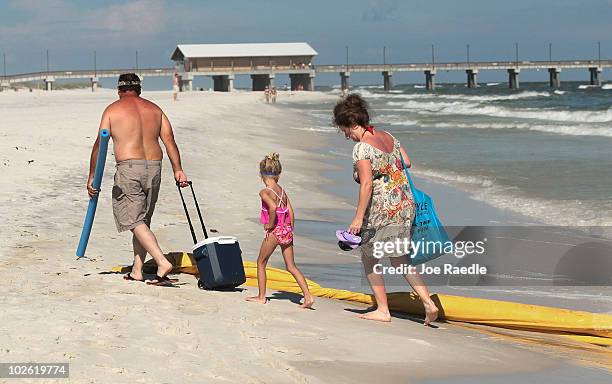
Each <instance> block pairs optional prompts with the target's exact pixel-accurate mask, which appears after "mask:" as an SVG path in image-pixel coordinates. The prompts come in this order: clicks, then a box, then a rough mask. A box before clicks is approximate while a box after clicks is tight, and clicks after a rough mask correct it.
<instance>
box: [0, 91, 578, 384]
mask: <svg viewBox="0 0 612 384" xmlns="http://www.w3.org/2000/svg"><path fill="white" fill-rule="evenodd" d="M144 96H145V97H149V98H151V99H152V100H153V101H155V102H157V103H158V104H159V105H160V106H161V107H162V108H163V109H164V110H165V111H166V113H167V114H168V116H169V118H170V120H171V122H172V123H173V125H174V128H175V134H176V138H177V142H178V144H179V147H180V150H181V153H182V155H183V162H184V168H185V171H186V173H187V175H188V177H190V178H191V179H193V180H194V186H195V188H196V192H197V193H198V194H199V200H200V204H201V206H202V208H203V209H204V211H205V218H206V222H207V224H208V227H209V228H214V229H217V230H218V231H219V233H222V234H232V235H236V236H238V237H239V239H240V244H241V247H242V249H243V252H244V257H245V258H246V259H250V260H254V259H255V257H256V255H257V252H258V249H259V243H260V241H261V237H262V230H261V228H260V226H259V225H258V224H257V216H258V214H259V201H258V196H257V192H258V191H259V188H261V183H260V180H259V178H258V174H257V165H258V162H259V160H260V159H261V158H262V156H263V155H265V154H266V153H268V152H271V151H276V152H280V154H281V160H282V162H283V167H284V169H285V171H284V173H283V176H282V179H281V184H283V185H284V186H285V187H286V188H287V190H288V191H289V193H290V196H291V198H292V201H293V204H294V206H295V207H296V209H297V216H298V218H300V219H313V220H315V219H319V217H317V216H314V215H312V214H311V215H309V214H307V212H316V211H317V210H321V209H327V208H337V207H345V206H346V202H342V201H339V200H338V199H336V198H334V197H332V196H330V195H328V194H325V193H324V192H323V191H322V190H321V189H320V188H319V186H320V185H319V184H318V182H319V181H320V180H322V179H321V178H320V177H319V173H320V172H321V171H322V170H324V169H326V168H327V167H329V165H328V159H327V157H326V155H325V154H324V153H320V152H319V151H317V148H318V147H319V146H320V145H322V144H323V143H322V142H321V138H320V137H319V136H317V134H316V133H313V132H308V131H307V130H294V129H288V128H291V127H294V128H303V127H307V126H308V124H309V123H308V122H307V121H305V120H304V118H303V116H301V115H300V114H298V113H295V112H291V113H289V112H288V110H287V108H286V107H285V108H283V107H280V106H270V105H266V104H265V103H263V102H262V97H261V94H254V93H234V94H218V93H217V94H212V93H191V94H181V98H180V101H179V102H177V103H173V102H172V101H171V95H170V93H169V92H159V93H148V94H145V95H144ZM115 97H116V95H115V94H114V92H110V91H100V92H98V93H95V94H92V93H90V92H87V91H61V92H52V93H44V92H33V93H26V92H17V93H14V92H8V93H0V122H1V125H0V138H1V140H0V143H1V144H0V169H1V171H2V178H1V179H0V217H1V218H2V224H3V225H2V227H1V228H2V229H1V231H2V232H1V235H0V271H1V272H2V276H3V278H2V279H0V289H2V292H3V295H2V296H1V299H0V300H1V301H0V304H1V307H2V323H1V325H0V362H20V361H41V362H70V364H71V380H70V382H75V383H124V382H125V383H133V382H135V383H140V382H142V383H145V382H147V383H171V382H172V383H202V382H205V383H216V382H219V383H221V382H223V383H235V382H247V383H251V382H252V383H259V382H266V383H287V382H300V383H321V382H370V381H373V380H376V381H378V382H381V383H382V382H384V383H387V382H402V383H405V382H414V381H418V380H419V379H425V378H450V377H454V376H456V375H479V374H491V375H492V374H502V373H514V374H516V373H519V372H545V370H548V369H552V368H555V367H558V366H561V365H563V366H566V367H567V366H568V364H570V365H569V366H570V367H574V366H573V365H572V363H570V362H569V361H568V360H567V359H565V355H563V354H555V353H550V352H547V353H546V354H544V353H541V352H539V349H541V347H539V346H535V347H534V346H532V345H524V344H514V343H510V342H508V341H504V340H503V339H501V338H500V337H498V336H495V335H492V334H486V333H482V332H476V331H473V330H467V329H464V328H461V327H457V326H454V325H450V324H440V327H439V328H438V329H432V328H425V327H423V326H422V325H421V324H420V323H419V322H418V321H415V320H414V319H399V318H396V319H394V321H393V322H392V323H391V324H378V323H371V322H366V321H363V320H358V319H356V318H355V316H354V313H352V312H351V311H348V310H347V309H354V308H359V307H357V306H355V305H352V304H348V303H342V302H335V301H329V300H324V299H319V300H318V301H317V304H316V310H315V311H304V310H299V309H298V308H297V306H296V304H295V303H294V302H292V300H296V299H299V298H298V297H297V296H295V295H290V294H282V293H273V292H270V295H272V296H273V300H272V301H271V302H270V304H268V305H266V306H262V305H257V304H252V303H246V302H244V298H245V297H246V296H247V295H248V294H253V293H254V290H253V289H252V288H249V292H234V293H220V292H204V291H201V290H198V289H197V288H196V284H195V283H196V281H195V279H194V278H193V277H192V276H184V275H181V276H179V277H180V279H181V284H180V288H175V289H172V288H161V287H150V286H146V285H144V284H140V283H128V282H124V281H123V280H122V279H121V276H118V275H115V274H104V272H105V271H108V270H109V269H110V268H111V267H112V266H114V265H117V264H130V263H131V257H132V256H131V241H130V236H129V235H128V234H126V233H123V234H117V232H116V230H115V227H114V221H113V218H112V212H111V207H110V189H111V188H110V187H111V184H112V174H113V172H114V169H113V168H114V167H113V163H114V159H113V157H112V154H111V153H112V152H111V151H109V159H108V160H107V167H106V172H105V177H104V181H103V184H102V194H101V198H100V202H99V205H98V213H97V215H96V221H95V225H94V229H93V234H92V237H91V240H90V244H89V248H88V250H87V256H88V257H89V258H90V260H79V261H77V260H75V256H74V251H75V248H76V245H77V242H78V237H79V235H80V230H81V225H82V220H83V217H84V214H85V210H86V205H87V196H86V189H85V180H86V176H87V174H86V173H87V169H88V159H89V152H90V149H91V144H92V143H93V140H94V137H95V135H96V132H97V125H98V122H99V117H100V114H101V113H102V111H103V109H104V107H105V105H106V104H108V103H110V102H112V101H113V100H114V99H115ZM280 97H281V98H282V97H284V95H283V94H281V95H280ZM324 97H327V98H329V101H330V104H333V98H331V97H330V96H324V95H321V94H317V93H300V94H297V95H295V96H293V98H294V100H296V99H299V100H300V101H306V100H307V99H313V100H315V99H317V100H320V99H322V98H324ZM29 160H34V161H33V162H31V163H30V164H28V161H29ZM164 167H165V168H164V180H163V186H162V191H161V196H160V200H159V203H158V208H157V211H156V214H155V216H154V219H153V230H154V231H155V233H156V234H157V235H158V238H159V240H160V244H161V246H162V249H163V250H164V251H184V250H190V249H191V237H190V235H189V231H188V227H187V224H186V220H185V218H184V215H183V212H182V207H181V205H180V200H179V198H178V194H177V192H176V190H175V187H174V183H173V180H172V173H171V167H170V164H169V162H168V161H167V160H166V161H165V163H164ZM297 230H298V233H297V237H296V244H297V245H296V247H297V248H296V251H297V256H296V260H297V262H298V266H299V265H300V263H323V262H325V255H326V254H329V253H337V251H336V250H326V249H322V248H321V244H319V243H317V242H316V241H314V240H309V239H305V238H303V237H301V236H300V235H299V228H297ZM273 257H275V258H276V259H277V261H278V259H279V258H280V256H278V255H275V256H273ZM576 369H581V368H578V367H576ZM36 382H43V381H36Z"/></svg>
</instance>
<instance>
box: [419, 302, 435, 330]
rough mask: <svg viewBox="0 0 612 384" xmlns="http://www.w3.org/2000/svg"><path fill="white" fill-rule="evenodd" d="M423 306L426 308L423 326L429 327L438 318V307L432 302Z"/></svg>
mask: <svg viewBox="0 0 612 384" xmlns="http://www.w3.org/2000/svg"><path fill="white" fill-rule="evenodd" d="M423 306H425V322H424V323H423V325H425V326H427V325H429V324H431V322H433V321H436V319H437V318H438V307H436V304H435V303H434V302H433V301H432V300H429V301H428V302H425V303H423Z"/></svg>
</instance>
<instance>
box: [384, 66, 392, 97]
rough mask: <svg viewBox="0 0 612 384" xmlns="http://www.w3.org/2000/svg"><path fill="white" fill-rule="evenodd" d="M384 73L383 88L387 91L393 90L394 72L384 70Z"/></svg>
mask: <svg viewBox="0 0 612 384" xmlns="http://www.w3.org/2000/svg"><path fill="white" fill-rule="evenodd" d="M382 75H383V88H384V89H385V91H387V92H388V91H390V90H391V88H393V83H392V77H393V72H389V71H384V72H383V73H382Z"/></svg>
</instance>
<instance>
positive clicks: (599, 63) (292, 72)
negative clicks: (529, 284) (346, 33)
mask: <svg viewBox="0 0 612 384" xmlns="http://www.w3.org/2000/svg"><path fill="white" fill-rule="evenodd" d="M270 61H272V60H269V61H268V62H266V63H257V64H256V63H253V64H251V62H250V61H249V65H246V66H240V67H239V66H237V65H236V63H234V65H233V67H232V66H231V63H230V65H228V66H214V63H213V65H211V66H208V67H205V68H202V67H199V68H194V67H191V68H187V70H186V69H185V68H184V67H168V68H147V69H138V70H135V69H133V68H130V69H107V70H95V71H94V70H70V71H49V72H47V71H44V72H34V73H24V74H12V75H6V76H3V77H2V79H1V80H0V87H1V88H2V89H8V88H10V87H12V86H13V85H15V84H19V83H25V82H33V81H41V82H44V84H45V89H46V90H49V91H51V90H53V88H54V83H55V81H57V80H66V79H75V80H76V79H88V80H89V82H90V83H91V87H92V90H93V91H95V89H96V88H97V86H98V83H99V81H100V79H101V78H116V77H118V76H119V75H120V74H122V73H127V72H135V73H137V74H138V75H139V76H140V77H141V78H147V77H168V78H170V77H171V76H173V74H174V73H178V74H179V76H180V79H181V81H180V85H181V91H189V90H192V89H193V86H192V84H193V80H194V79H195V78H196V77H198V76H206V77H211V78H212V79H213V83H214V89H215V90H217V91H226V92H229V91H231V90H232V89H233V83H234V79H235V77H236V76H250V77H251V79H252V83H253V87H252V89H253V90H255V91H257V90H263V89H264V88H265V87H266V86H274V82H275V78H276V75H279V74H284V75H288V76H289V78H290V81H291V88H292V89H303V90H313V89H314V80H315V78H316V75H317V74H319V73H336V74H338V76H339V77H340V85H341V88H342V89H349V88H350V82H349V79H350V76H351V73H363V72H370V73H380V74H381V77H382V79H381V80H382V84H383V86H384V89H385V90H387V91H388V90H390V89H391V88H392V76H393V74H394V73H399V72H421V73H423V76H424V83H425V86H426V88H427V89H429V90H434V89H435V87H436V74H437V73H439V72H444V71H460V72H464V73H465V74H466V86H467V87H468V88H476V87H477V86H478V82H477V75H478V74H479V73H481V72H483V71H502V72H506V73H507V74H508V87H509V88H511V89H518V88H519V87H520V83H519V78H520V73H521V72H522V71H528V70H541V71H543V72H548V80H549V84H550V86H551V87H553V88H557V87H560V86H561V74H562V71H563V70H566V69H584V70H585V79H588V80H589V84H590V85H592V86H600V85H601V81H602V80H601V72H602V70H603V69H604V68H612V60H563V61H520V62H516V61H482V62H470V63H467V62H453V63H435V64H431V63H405V64H350V65H346V64H342V65H340V64H337V65H312V64H310V63H308V64H305V63H303V62H301V63H299V64H296V63H293V62H291V63H289V64H287V65H283V64H282V63H274V62H270ZM168 84H170V80H169V81H168Z"/></svg>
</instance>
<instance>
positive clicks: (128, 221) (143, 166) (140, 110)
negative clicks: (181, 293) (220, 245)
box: [87, 73, 188, 285]
mask: <svg viewBox="0 0 612 384" xmlns="http://www.w3.org/2000/svg"><path fill="white" fill-rule="evenodd" d="M117 89H118V94H119V100H117V101H115V102H114V103H112V104H111V105H109V106H108V107H107V108H106V109H105V110H104V113H103V114H102V121H101V122H100V129H103V128H106V129H108V130H109V131H110V134H111V138H112V139H113V146H114V152H115V160H116V161H117V172H116V173H115V183H114V185H113V214H114V216H115V223H116V225H117V230H118V231H119V232H123V231H126V230H130V231H132V234H133V236H132V244H133V247H134V265H133V267H132V272H131V273H128V274H127V275H125V276H124V278H125V279H126V280H136V281H144V278H143V274H142V265H143V263H144V260H145V258H146V256H147V253H149V254H150V255H151V256H152V257H153V259H154V260H155V263H157V276H156V277H155V279H154V280H151V281H147V283H148V284H154V285H169V284H171V280H170V279H168V277H167V276H166V275H168V273H170V271H172V264H171V263H170V262H169V261H168V260H167V259H166V258H165V256H164V254H163V252H162V250H161V249H160V248H159V245H158V243H157V239H156V238H155V235H154V234H153V232H151V230H150V229H149V226H150V225H151V217H152V216H153V210H154V209H155V203H156V202H157V196H158V193H159V186H160V182H161V164H162V163H161V160H162V157H163V152H162V149H161V147H160V145H159V139H161V141H162V142H163V143H164V146H165V147H166V153H167V154H168V157H169V158H170V163H171V164H172V169H173V171H174V179H175V180H176V181H177V183H179V184H180V186H181V187H186V186H187V185H188V183H187V176H185V173H184V172H183V169H182V167H181V156H180V154H179V150H178V147H177V145H176V142H175V141H174V134H173V133H172V126H171V125H170V122H169V121H168V118H167V117H166V115H165V114H164V112H162V110H161V109H160V108H159V107H158V106H157V105H155V104H153V103H152V102H150V101H148V100H145V99H143V98H141V97H140V91H141V89H140V79H139V78H138V76H137V75H136V74H133V73H127V74H123V75H121V76H119V83H118V87H117ZM99 143H100V135H98V138H97V139H96V142H95V143H94V145H93V149H92V151H91V159H90V161H89V179H88V180H87V192H88V193H89V196H90V197H91V196H94V195H95V194H96V193H98V191H97V190H95V189H94V188H93V185H92V183H93V176H94V170H95V168H96V159H97V158H98V148H99Z"/></svg>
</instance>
